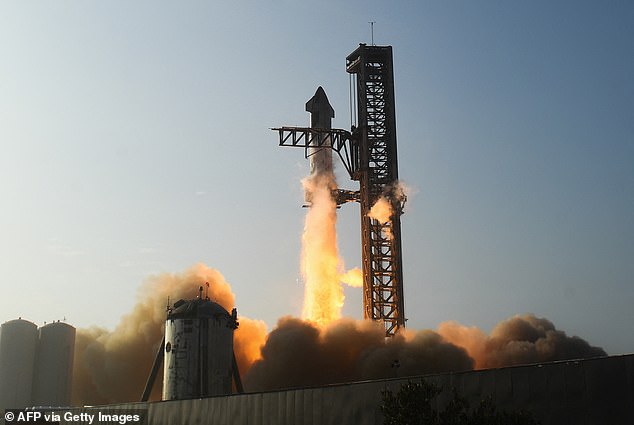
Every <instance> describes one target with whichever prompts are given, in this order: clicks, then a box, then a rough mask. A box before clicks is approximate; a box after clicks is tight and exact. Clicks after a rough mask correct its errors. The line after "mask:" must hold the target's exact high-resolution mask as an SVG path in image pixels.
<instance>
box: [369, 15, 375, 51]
mask: <svg viewBox="0 0 634 425" xmlns="http://www.w3.org/2000/svg"><path fill="white" fill-rule="evenodd" d="M368 24H370V42H371V44H370V45H371V46H374V24H376V21H370V22H368Z"/></svg>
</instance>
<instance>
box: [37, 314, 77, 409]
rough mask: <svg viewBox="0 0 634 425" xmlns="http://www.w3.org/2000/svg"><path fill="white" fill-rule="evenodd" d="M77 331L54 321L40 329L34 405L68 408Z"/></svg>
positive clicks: (65, 324)
mask: <svg viewBox="0 0 634 425" xmlns="http://www.w3.org/2000/svg"><path fill="white" fill-rule="evenodd" d="M74 352H75V328H74V327H72V326H71V325H69V324H67V323H62V322H59V321H58V322H53V323H49V324H48V325H45V326H42V327H41V328H40V340H39V344H38V349H37V355H36V360H35V371H34V376H33V405H34V406H69V405H70V392H71V382H72V377H73V359H74Z"/></svg>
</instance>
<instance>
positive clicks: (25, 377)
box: [0, 318, 37, 411]
mask: <svg viewBox="0 0 634 425" xmlns="http://www.w3.org/2000/svg"><path fill="white" fill-rule="evenodd" d="M36 347H37V326H36V325H35V324H34V323H31V322H29V321H28V320H22V319H21V318H20V319H17V320H11V321H9V322H5V323H3V324H2V326H1V327H0V411H2V410H4V409H13V408H16V409H18V408H24V407H27V406H30V405H31V392H32V383H33V364H34V361H35V350H36Z"/></svg>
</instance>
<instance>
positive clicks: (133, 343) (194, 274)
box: [72, 264, 266, 405]
mask: <svg viewBox="0 0 634 425" xmlns="http://www.w3.org/2000/svg"><path fill="white" fill-rule="evenodd" d="M205 282H208V283H209V294H208V295H209V298H210V299H212V300H213V301H215V302H217V303H218V304H220V305H222V306H223V307H224V308H225V309H227V310H228V311H231V309H232V308H233V307H234V300H235V298H234V295H233V293H232V292H231V288H230V287H229V284H228V283H227V282H226V281H225V279H224V277H223V276H222V275H221V274H220V273H219V272H218V271H216V270H214V269H210V268H208V267H207V266H205V265H203V264H198V265H196V266H194V267H192V268H191V269H189V270H187V271H186V272H184V273H182V274H162V275H159V276H156V277H153V278H150V279H148V281H147V282H146V284H145V285H144V286H143V288H142V290H141V292H140V300H139V301H138V302H137V304H136V305H135V306H134V309H133V310H132V312H131V313H129V314H128V315H126V316H124V317H122V319H121V321H120V323H119V325H118V326H117V327H116V329H115V330H114V331H113V332H110V331H108V330H105V329H101V328H90V329H79V330H78V332H77V338H76V345H75V367H74V376H73V395H72V399H73V404H74V405H78V404H79V405H84V404H105V403H114V402H124V401H138V400H140V398H141V394H142V392H143V389H144V387H145V382H146V380H147V377H148V375H149V373H150V369H151V367H152V363H153V362H154V358H155V356H156V351H157V349H158V347H159V345H160V343H161V340H162V338H163V329H164V322H165V318H166V306H167V300H168V297H169V298H170V300H171V302H172V303H173V302H174V301H177V300H179V299H181V298H184V299H192V298H195V297H196V296H198V288H199V287H200V286H201V285H203V286H205V285H204V284H205ZM239 322H240V326H239V328H238V330H237V331H236V334H235V352H236V358H237V361H238V368H239V369H240V371H241V373H245V372H247V371H248V369H249V367H250V366H251V364H252V363H253V362H254V361H255V360H257V359H258V358H259V352H260V346H261V345H262V344H263V343H264V339H265V335H266V326H265V325H264V323H263V322H261V321H254V320H250V319H248V318H245V317H239ZM161 376H162V374H159V376H158V377H157V382H156V383H155V386H154V391H153V393H152V397H151V399H154V400H158V399H160V388H161V385H160V384H161V382H162V378H161Z"/></svg>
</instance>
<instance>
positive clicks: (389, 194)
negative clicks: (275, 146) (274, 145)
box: [273, 44, 405, 336]
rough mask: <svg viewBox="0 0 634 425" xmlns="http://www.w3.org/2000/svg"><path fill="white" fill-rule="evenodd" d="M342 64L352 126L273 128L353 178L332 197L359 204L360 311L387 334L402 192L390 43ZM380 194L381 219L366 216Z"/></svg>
mask: <svg viewBox="0 0 634 425" xmlns="http://www.w3.org/2000/svg"><path fill="white" fill-rule="evenodd" d="M346 70H347V71H348V73H350V74H352V75H354V78H355V92H356V96H355V97H356V99H353V100H354V101H355V103H356V105H357V110H356V113H357V127H356V128H355V127H354V126H353V128H352V130H351V131H350V132H348V131H346V130H342V129H330V128H315V127H312V128H303V127H281V128H274V129H273V130H276V131H278V132H279V136H280V139H279V140H280V141H279V144H280V146H296V147H303V148H305V150H306V157H307V158H308V156H309V153H308V152H309V150H310V149H318V148H331V149H332V150H334V151H335V152H337V154H339V157H340V158H341V160H342V162H343V164H344V166H345V168H346V170H347V171H348V173H349V174H350V177H351V178H352V180H358V181H359V186H360V187H359V191H358V192H357V191H349V190H342V189H338V190H337V191H336V193H333V197H335V198H336V200H337V204H343V203H346V202H350V201H358V202H359V203H360V204H361V233H362V237H361V243H362V248H361V249H362V261H363V314H364V317H365V318H366V319H372V320H377V321H382V322H383V324H384V326H385V334H386V336H393V335H395V334H396V332H398V330H399V329H400V328H401V327H404V326H405V313H404V302H403V301H404V297H403V261H402V256H401V218H400V216H401V214H402V212H403V203H404V202H405V197H404V195H403V194H402V193H401V190H400V188H399V186H398V162H397V156H396V114H395V103H394V73H393V67H392V47H391V46H367V45H365V44H360V45H359V47H358V48H357V49H356V50H355V51H354V52H352V53H351V54H350V55H349V56H348V57H347V58H346ZM322 91H323V90H322ZM381 197H383V198H385V199H386V200H387V201H388V202H389V203H390V207H391V211H392V214H391V215H390V217H389V220H388V221H386V222H380V221H379V220H377V219H374V218H371V217H370V216H369V213H370V210H371V209H372V206H373V205H374V204H375V203H376V202H377V200H379V199H380V198H381Z"/></svg>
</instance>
